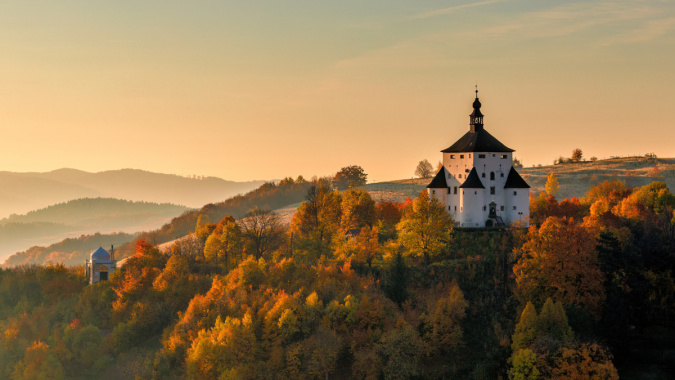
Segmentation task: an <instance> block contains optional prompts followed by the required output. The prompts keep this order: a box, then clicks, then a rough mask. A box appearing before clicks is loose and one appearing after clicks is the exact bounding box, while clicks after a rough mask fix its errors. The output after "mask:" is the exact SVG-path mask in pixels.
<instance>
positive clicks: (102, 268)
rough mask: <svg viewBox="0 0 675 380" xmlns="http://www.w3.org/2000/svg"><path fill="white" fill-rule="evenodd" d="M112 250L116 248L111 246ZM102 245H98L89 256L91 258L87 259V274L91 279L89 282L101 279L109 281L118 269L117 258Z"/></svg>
mask: <svg viewBox="0 0 675 380" xmlns="http://www.w3.org/2000/svg"><path fill="white" fill-rule="evenodd" d="M110 252H113V254H114V252H115V250H114V248H113V247H112V246H111V247H110ZM110 252H108V251H106V250H105V249H103V248H102V247H98V249H96V250H95V251H93V252H92V253H91V255H90V256H89V260H86V261H85V275H86V276H87V278H88V279H89V283H90V284H93V283H96V282H99V281H107V280H108V279H110V276H111V275H112V274H113V272H115V270H116V269H117V260H115V259H114V256H113V255H111V254H110Z"/></svg>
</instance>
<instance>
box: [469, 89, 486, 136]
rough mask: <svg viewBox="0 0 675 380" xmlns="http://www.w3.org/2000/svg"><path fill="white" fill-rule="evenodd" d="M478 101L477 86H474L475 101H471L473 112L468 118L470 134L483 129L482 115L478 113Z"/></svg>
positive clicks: (479, 105)
mask: <svg viewBox="0 0 675 380" xmlns="http://www.w3.org/2000/svg"><path fill="white" fill-rule="evenodd" d="M480 107H481V104H480V100H478V84H476V100H474V101H473V112H472V113H471V115H470V116H469V125H470V126H471V128H470V130H471V132H472V133H476V131H477V130H479V129H483V113H482V112H480Z"/></svg>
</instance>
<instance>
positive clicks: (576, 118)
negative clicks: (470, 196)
mask: <svg viewBox="0 0 675 380" xmlns="http://www.w3.org/2000/svg"><path fill="white" fill-rule="evenodd" d="M0 52H1V57H0V170H8V171H49V170H53V169H58V168H62V167H72V168H77V169H81V170H87V171H101V170H109V169H120V168H138V169H145V170H150V171H155V172H163V173H174V174H183V175H189V174H198V175H213V176H218V177H222V178H225V179H231V180H251V179H272V178H281V177H285V176H297V175H299V174H302V175H305V176H307V177H309V176H312V175H328V174H331V173H334V172H336V171H337V170H339V169H340V168H341V167H343V166H347V165H352V164H358V165H361V166H363V168H364V169H365V171H366V172H367V173H368V174H369V180H371V181H383V180H389V179H400V178H407V177H411V176H412V175H413V172H414V170H415V166H416V165H417V162H418V161H419V160H421V159H424V158H426V159H429V160H430V161H431V162H432V163H436V162H437V161H438V160H439V159H440V158H441V154H440V152H439V151H440V150H441V149H444V148H446V147H448V146H449V145H451V144H452V143H453V142H454V141H455V140H457V139H458V138H459V137H460V136H461V135H462V134H464V133H465V132H466V131H467V130H468V115H469V114H470V113H471V103H472V101H473V95H474V93H473V90H474V85H475V83H476V82H478V87H479V90H480V93H479V95H480V98H481V101H482V103H483V108H482V111H483V113H484V114H485V127H486V129H487V130H488V131H490V133H492V134H493V135H494V136H496V137H497V138H498V139H500V140H501V141H502V142H503V143H504V144H506V145H507V146H509V147H510V148H512V149H515V150H516V153H515V156H516V157H518V158H520V159H521V160H522V161H523V162H524V163H525V165H526V166H530V165H533V164H536V163H542V164H550V163H551V162H552V161H553V159H555V158H557V157H558V156H560V155H564V156H569V155H571V152H572V150H573V149H574V148H577V147H578V148H581V149H582V150H583V152H584V154H585V156H587V157H590V156H597V157H599V158H603V157H609V156H612V155H632V154H645V153H649V152H653V153H656V154H657V155H658V156H662V157H674V156H675V128H674V121H675V106H673V104H675V94H674V91H675V2H674V1H671V0H662V1H659V0H652V1H644V0H612V1H609V0H584V1H558V0H555V1H552V0H513V1H510V0H486V1H480V0H479V1H469V0H463V1H398V0H387V1H384V0H370V1H362V0H359V1H355V0H352V1H190V2H189V1H184V0H181V1H175V0H162V1H152V0H147V1H91V0H87V1H84V0H81V1H80V0H69V1H62V2H55V1H5V2H0Z"/></svg>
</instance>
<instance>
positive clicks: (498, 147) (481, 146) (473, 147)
mask: <svg viewBox="0 0 675 380" xmlns="http://www.w3.org/2000/svg"><path fill="white" fill-rule="evenodd" d="M513 151H514V150H513V149H511V148H507V147H506V145H504V144H502V143H501V142H499V140H497V139H496V138H494V136H492V135H491V134H489V133H488V131H486V130H485V129H484V128H479V129H476V131H475V132H471V131H469V132H467V133H466V134H465V135H464V136H462V138H460V139H459V140H457V142H456V143H454V144H452V145H451V146H450V147H449V148H447V149H443V150H442V151H441V152H443V153H455V152H513Z"/></svg>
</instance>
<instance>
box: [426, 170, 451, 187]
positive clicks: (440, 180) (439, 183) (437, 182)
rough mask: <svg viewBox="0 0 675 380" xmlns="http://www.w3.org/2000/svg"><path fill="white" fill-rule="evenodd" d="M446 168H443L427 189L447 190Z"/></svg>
mask: <svg viewBox="0 0 675 380" xmlns="http://www.w3.org/2000/svg"><path fill="white" fill-rule="evenodd" d="M446 173H447V172H446V171H445V167H442V168H441V170H439V171H438V173H436V177H434V179H432V180H431V183H429V184H428V185H427V189H447V188H448V182H447V181H446V180H445V177H446Z"/></svg>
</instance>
